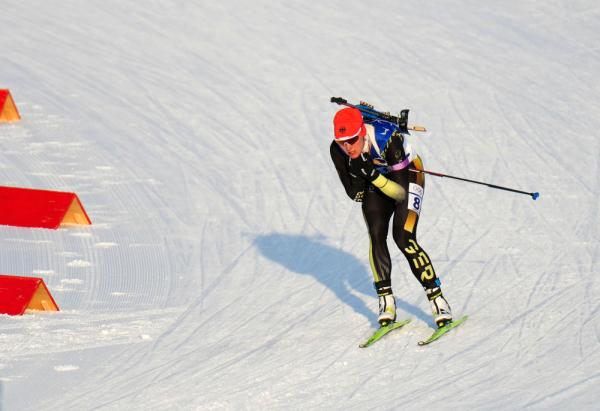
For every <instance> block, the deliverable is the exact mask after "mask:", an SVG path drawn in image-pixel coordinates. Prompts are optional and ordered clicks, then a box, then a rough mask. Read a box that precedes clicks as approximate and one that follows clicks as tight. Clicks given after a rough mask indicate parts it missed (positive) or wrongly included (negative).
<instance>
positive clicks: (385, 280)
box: [330, 120, 440, 295]
mask: <svg viewBox="0 0 600 411" xmlns="http://www.w3.org/2000/svg"><path fill="white" fill-rule="evenodd" d="M367 130H368V134H367V136H366V137H365V138H366V139H369V140H370V141H371V142H372V145H371V150H370V153H371V156H372V157H373V163H374V164H377V163H386V164H387V166H393V165H394V164H399V163H403V165H404V166H405V167H404V168H403V169H401V170H398V171H391V172H389V173H385V171H384V175H385V177H387V178H388V179H390V180H393V181H395V182H396V183H398V184H400V185H401V186H402V187H403V188H404V190H405V191H406V193H407V196H406V199H405V200H404V201H400V202H396V201H395V200H394V199H392V198H390V197H388V196H386V195H385V194H383V192H381V191H380V190H379V189H378V188H376V187H375V186H373V185H372V184H370V183H369V182H368V181H367V180H365V179H364V178H362V177H357V176H354V175H353V174H352V173H351V171H350V166H349V156H348V155H347V154H346V152H345V151H344V150H343V149H342V147H340V145H339V144H338V143H336V142H335V141H333V142H332V143H331V146H330V152H331V159H332V160H333V163H334V165H335V168H336V170H337V172H338V175H339V177H340V181H341V182H342V184H343V185H344V188H345V190H346V194H348V196H349V197H350V198H351V199H353V200H355V201H362V211H363V216H364V219H365V222H366V224H367V229H368V232H369V238H370V250H369V260H370V262H371V270H372V272H373V278H374V285H375V289H376V290H377V293H378V294H379V295H385V294H392V290H391V270H392V263H391V259H390V252H389V250H388V247H387V234H388V229H389V223H390V218H391V217H392V215H393V223H392V236H393V238H394V241H395V243H396V245H397V246H398V248H399V249H400V251H402V253H403V254H404V256H405V257H406V260H407V261H408V263H409V265H410V269H411V271H412V273H413V275H414V276H415V277H416V278H417V280H418V281H419V282H420V283H421V285H422V286H423V287H424V288H425V289H432V288H434V287H437V286H439V285H440V281H439V279H438V277H437V275H436V273H435V271H434V269H433V265H432V263H431V260H430V258H429V256H428V255H427V253H426V252H425V250H423V248H422V247H421V246H420V245H419V244H418V242H417V225H418V221H419V211H420V209H421V201H422V196H423V189H424V187H425V175H424V174H423V173H414V172H410V171H409V168H415V169H421V170H422V169H423V166H422V162H421V159H420V158H419V157H418V156H417V155H416V154H415V153H414V152H412V153H411V152H408V151H412V150H411V148H410V146H409V145H408V144H406V142H405V137H404V135H402V134H401V133H400V132H399V131H398V130H397V129H396V128H395V126H394V125H393V124H391V123H388V122H384V121H380V120H377V121H375V122H373V123H371V128H369V125H367ZM390 131H392V132H391V133H390ZM386 135H387V138H386ZM375 145H377V148H378V149H377V148H375ZM382 170H383V169H382ZM411 192H412V193H411Z"/></svg>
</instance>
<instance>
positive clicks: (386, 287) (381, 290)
mask: <svg viewBox="0 0 600 411" xmlns="http://www.w3.org/2000/svg"><path fill="white" fill-rule="evenodd" d="M373 286H374V287H375V291H377V295H379V296H383V295H391V294H393V293H394V292H393V291H392V282H391V281H390V280H384V281H378V282H376V283H373Z"/></svg>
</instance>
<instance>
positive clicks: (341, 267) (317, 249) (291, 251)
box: [254, 233, 431, 325]
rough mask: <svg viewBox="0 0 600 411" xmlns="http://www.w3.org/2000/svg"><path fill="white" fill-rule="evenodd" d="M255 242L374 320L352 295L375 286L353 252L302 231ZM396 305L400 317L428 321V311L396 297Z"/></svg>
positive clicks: (370, 291) (265, 252) (274, 258)
mask: <svg viewBox="0 0 600 411" xmlns="http://www.w3.org/2000/svg"><path fill="white" fill-rule="evenodd" d="M254 245H255V246H256V247H257V248H258V250H259V251H260V252H261V253H262V254H263V255H264V256H265V257H267V258H269V259H270V260H272V261H275V262H276V263H278V264H280V265H282V266H284V267H286V268H287V269H288V270H290V271H293V272H294V273H296V274H301V275H309V276H311V277H313V278H314V279H315V280H317V281H319V282H320V283H321V284H323V285H324V286H326V287H327V288H329V289H330V290H331V291H332V292H333V293H334V294H335V296H336V297H337V298H338V299H339V300H340V301H343V302H344V303H346V304H347V305H348V306H349V307H351V308H352V309H353V310H354V311H355V312H356V313H358V314H360V315H362V316H364V317H365V318H367V319H368V320H369V321H371V323H373V325H376V324H377V323H376V313H374V312H373V310H372V309H369V308H368V307H367V306H366V304H365V303H364V301H363V300H362V299H360V298H359V297H357V296H356V295H355V293H357V292H358V293H360V294H364V295H366V296H368V297H370V298H375V296H376V293H375V290H374V289H373V286H372V283H371V282H369V280H371V279H372V275H371V273H370V272H367V271H366V270H365V266H364V265H363V264H362V263H361V261H360V260H359V259H357V258H356V257H354V256H353V255H352V254H349V253H347V252H345V251H342V250H340V249H338V248H334V247H332V246H330V245H327V244H325V243H324V242H323V241H321V240H320V239H319V238H317V237H308V236H302V235H290V234H279V233H273V234H267V235H259V236H256V237H255V238H254ZM411 276H412V274H411ZM396 306H397V308H398V316H399V317H402V316H403V315H406V314H408V315H411V316H414V317H417V318H419V319H421V320H423V321H425V322H427V323H430V322H431V318H430V317H431V316H430V315H427V314H426V313H425V312H424V311H423V310H421V309H420V308H418V307H416V306H414V305H412V304H409V303H407V302H405V301H402V300H401V299H399V298H398V297H396ZM403 312H404V313H405V314H403Z"/></svg>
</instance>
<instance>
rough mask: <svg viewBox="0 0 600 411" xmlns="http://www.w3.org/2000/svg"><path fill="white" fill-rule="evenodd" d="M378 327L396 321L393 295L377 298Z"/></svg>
mask: <svg viewBox="0 0 600 411" xmlns="http://www.w3.org/2000/svg"><path fill="white" fill-rule="evenodd" d="M377 321H379V325H380V326H381V327H384V326H386V325H388V324H391V323H393V322H394V321H396V299H395V298H394V295H393V294H387V295H380V296H379V317H378V318H377Z"/></svg>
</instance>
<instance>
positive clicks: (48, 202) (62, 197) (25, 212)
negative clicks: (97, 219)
mask: <svg viewBox="0 0 600 411" xmlns="http://www.w3.org/2000/svg"><path fill="white" fill-rule="evenodd" d="M69 224H78V225H90V224H92V222H91V221H90V218H89V217H88V215H87V213H86V212H85V210H84V209H83V206H82V205H81V202H80V201H79V198H78V197H77V195H75V194H74V193H65V192H62V191H48V190H34V189H30V188H17V187H2V186H0V225H12V226H17V227H38V228H52V229H57V228H58V227H60V226H61V225H69Z"/></svg>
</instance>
